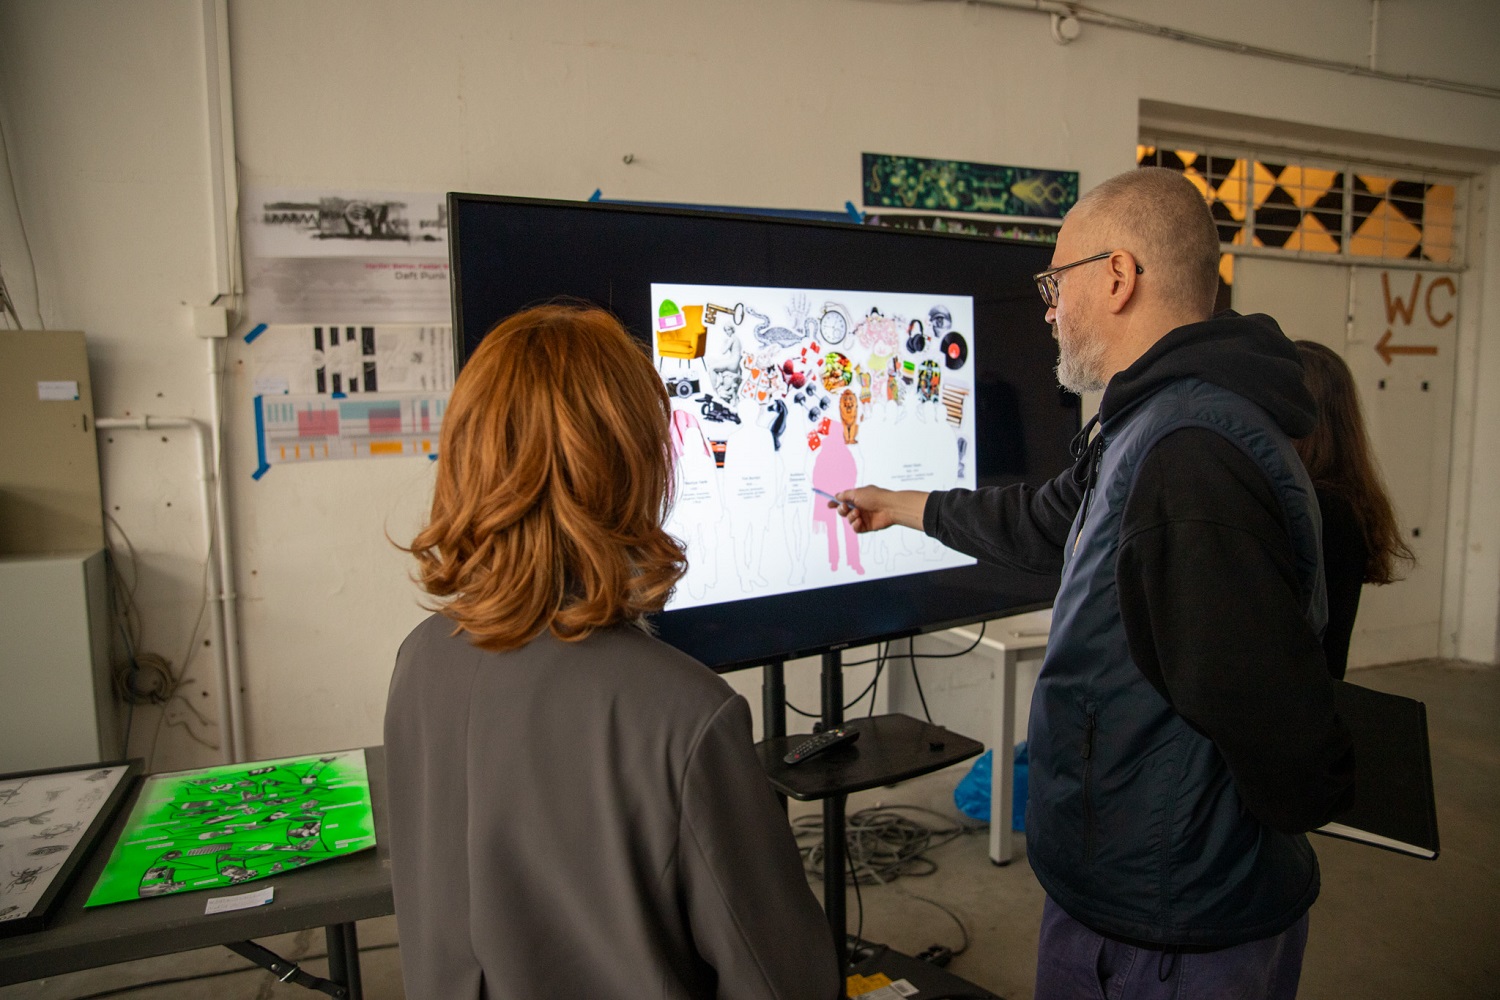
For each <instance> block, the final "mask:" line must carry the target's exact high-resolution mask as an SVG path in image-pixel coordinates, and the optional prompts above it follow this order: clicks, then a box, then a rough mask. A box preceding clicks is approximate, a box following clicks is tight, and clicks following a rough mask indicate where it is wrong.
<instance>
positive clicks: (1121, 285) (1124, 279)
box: [1104, 250, 1139, 313]
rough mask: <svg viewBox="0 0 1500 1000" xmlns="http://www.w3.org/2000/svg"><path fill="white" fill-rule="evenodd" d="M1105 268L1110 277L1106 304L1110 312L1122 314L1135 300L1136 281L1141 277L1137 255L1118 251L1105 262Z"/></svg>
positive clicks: (1126, 251)
mask: <svg viewBox="0 0 1500 1000" xmlns="http://www.w3.org/2000/svg"><path fill="white" fill-rule="evenodd" d="M1104 267H1105V270H1106V273H1107V274H1108V277H1109V288H1108V291H1107V292H1106V295H1105V303H1106V305H1107V306H1108V308H1109V311H1110V312H1112V313H1118V312H1121V311H1123V310H1124V309H1125V307H1126V306H1127V305H1129V304H1130V301H1131V300H1132V299H1133V298H1135V293H1136V289H1137V286H1136V279H1137V278H1138V277H1139V274H1138V273H1137V267H1136V262H1135V255H1134V254H1132V253H1130V251H1128V250H1116V251H1115V252H1114V253H1112V254H1110V256H1109V259H1108V260H1106V261H1105V262H1104Z"/></svg>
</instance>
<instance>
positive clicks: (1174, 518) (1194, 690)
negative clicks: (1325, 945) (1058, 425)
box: [839, 168, 1354, 1000]
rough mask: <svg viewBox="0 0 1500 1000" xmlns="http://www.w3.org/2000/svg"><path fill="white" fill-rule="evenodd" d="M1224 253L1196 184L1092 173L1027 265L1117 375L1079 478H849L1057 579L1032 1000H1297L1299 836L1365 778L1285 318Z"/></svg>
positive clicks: (1080, 349) (1313, 879)
mask: <svg viewBox="0 0 1500 1000" xmlns="http://www.w3.org/2000/svg"><path fill="white" fill-rule="evenodd" d="M1218 258H1219V243H1218V234H1217V232H1216V229H1215V226H1214V223H1213V219H1212V217H1211V216H1210V215H1209V212H1208V209H1207V207H1206V205H1205V204H1204V201H1203V198H1202V197H1201V195H1199V193H1198V191H1197V190H1196V189H1195V188H1194V187H1193V186H1192V185H1191V184H1190V183H1189V182H1188V181H1187V180H1186V179H1185V178H1184V177H1183V176H1182V175H1181V174H1178V173H1175V172H1173V171H1169V170H1162V169H1159V168H1148V169H1144V170H1136V171H1131V172H1130V173H1127V174H1122V175H1120V176H1119V177H1115V178H1113V179H1111V180H1109V181H1106V182H1105V183H1104V184H1101V185H1100V186H1099V187H1098V188H1095V189H1094V190H1093V191H1090V192H1089V193H1088V194H1087V195H1086V196H1084V197H1083V198H1082V199H1081V200H1080V201H1079V202H1078V204H1077V206H1076V207H1075V208H1074V209H1073V210H1072V211H1071V212H1069V213H1068V216H1067V219H1066V220H1065V221H1064V223H1063V226H1062V230H1061V231H1060V233H1059V234H1058V240H1057V248H1056V252H1055V253H1054V254H1053V258H1052V259H1053V264H1054V266H1053V267H1051V268H1049V269H1047V270H1046V271H1043V272H1041V273H1040V274H1038V275H1036V282H1037V287H1038V288H1039V289H1040V291H1041V294H1042V298H1043V300H1044V302H1045V303H1046V306H1047V320H1048V322H1050V323H1052V324H1053V329H1054V334H1055V336H1056V337H1057V340H1058V347H1059V361H1058V366H1057V375H1058V380H1059V381H1060V382H1061V383H1062V385H1063V386H1064V387H1066V388H1068V389H1071V390H1072V391H1074V392H1079V393H1083V392H1090V391H1097V390H1101V389H1102V390H1104V396H1103V399H1102V401H1101V403H1100V407H1099V415H1098V416H1097V417H1095V418H1094V419H1093V420H1091V421H1089V424H1088V426H1086V427H1085V428H1084V429H1083V430H1082V431H1081V432H1080V433H1079V435H1078V437H1077V439H1075V442H1074V449H1073V451H1074V457H1075V459H1076V463H1075V465H1074V466H1073V468H1072V469H1070V470H1068V471H1067V472H1064V473H1063V474H1062V475H1060V476H1058V477H1057V478H1056V479H1054V480H1052V481H1051V482H1049V483H1047V484H1046V485H1044V486H1042V487H1041V488H1039V489H1032V488H1029V487H1025V486H1012V487H1006V488H988V489H979V490H973V491H970V490H948V491H943V492H935V493H931V494H924V493H918V492H912V491H889V490H884V489H880V488H877V487H870V486H867V487H862V488H860V489H855V490H849V491H846V492H844V493H841V494H839V500H840V501H841V504H842V506H841V511H842V513H843V514H844V515H845V516H846V517H847V518H849V520H850V522H851V523H852V524H853V525H854V527H855V529H856V530H858V531H871V530H877V529H880V528H884V527H888V526H890V525H892V524H901V525H905V526H907V527H911V528H917V529H920V530H924V531H926V532H927V534H929V535H931V536H933V537H934V538H937V539H938V540H940V541H942V542H943V543H944V544H946V545H948V546H950V547H952V548H955V549H958V550H960V551H962V552H965V553H968V554H970V555H973V556H975V557H977V558H980V559H985V560H989V561H991V562H998V563H1003V564H1007V565H1012V566H1017V567H1020V568H1024V569H1029V570H1035V571H1041V572H1054V573H1055V572H1058V571H1059V569H1060V570H1061V573H1062V582H1061V586H1060V588H1059V590H1058V594H1057V599H1056V602H1055V605H1054V611H1053V625H1052V634H1051V638H1050V640H1049V643H1048V649H1047V657H1046V660H1045V662H1044V665H1043V667H1042V670H1041V674H1040V676H1039V677H1038V679H1037V685H1036V692H1035V695H1034V697H1033V699H1032V706H1031V722H1030V731H1029V737H1028V738H1029V743H1028V752H1029V754H1030V774H1029V785H1030V788H1029V793H1030V797H1029V802H1028V804H1027V809H1026V836H1027V855H1028V858H1029V860H1030V862H1031V866H1032V868H1033V869H1034V870H1035V872H1036V875H1037V878H1038V880H1039V881H1040V882H1041V884H1042V886H1043V888H1044V889H1046V891H1047V901H1046V904H1045V907H1044V910H1043V914H1042V927H1041V935H1040V943H1039V949H1038V958H1037V987H1036V997H1037V998H1038V1000H1053V998H1068V997H1093V996H1099V995H1100V991H1101V989H1102V991H1103V995H1105V996H1109V997H1111V998H1121V997H1130V998H1158V997H1161V998H1165V997H1173V998H1178V1000H1188V998H1210V997H1224V996H1236V997H1267V998H1276V1000H1282V998H1291V997H1294V996H1295V995H1296V991H1297V981H1298V977H1299V975H1300V973H1301V965H1302V954H1303V948H1304V946H1305V944H1306V940H1307V911H1308V909H1309V907H1311V905H1312V903H1313V900H1314V899H1315V898H1316V897H1317V894H1318V884H1319V883H1318V865H1317V858H1316V856H1315V855H1314V854H1313V851H1312V848H1311V846H1310V845H1309V844H1308V842H1307V838H1306V836H1305V835H1304V832H1305V831H1308V830H1311V829H1314V828H1316V827H1318V826H1320V825H1322V824H1323V823H1325V822H1327V821H1328V820H1329V819H1330V817H1331V816H1332V815H1333V814H1334V813H1336V812H1337V811H1338V810H1339V809H1340V808H1342V807H1343V806H1344V805H1345V804H1346V803H1347V802H1348V800H1349V799H1350V797H1351V796H1352V793H1353V776H1354V763H1353V754H1352V749H1351V746H1350V740H1349V734H1348V731H1347V730H1346V729H1345V727H1344V725H1343V723H1342V722H1341V721H1340V720H1339V718H1338V716H1337V715H1336V714H1335V712H1334V709H1333V696H1332V688H1331V682H1330V681H1329V677H1328V673H1327V668H1326V667H1325V666H1324V662H1323V652H1322V647H1321V645H1320V642H1319V636H1320V634H1321V632H1322V630H1323V626H1324V622H1325V620H1326V609H1325V600H1324V592H1323V576H1322V566H1321V563H1320V558H1321V556H1320V547H1319V542H1318V536H1319V530H1320V528H1319V515H1318V509H1317V502H1316V500H1315V499H1314V495H1313V489H1312V485H1311V483H1310V482H1309V481H1308V478H1307V474H1306V472H1305V471H1304V470H1303V468H1302V464H1301V462H1300V461H1299V460H1298V459H1297V457H1296V453H1295V452H1294V451H1293V450H1292V446H1291V442H1290V440H1289V439H1290V438H1291V437H1298V436H1301V435H1303V434H1306V433H1307V432H1308V431H1309V430H1311V429H1312V426H1313V421H1314V415H1315V409H1314V404H1313V401H1312V399H1311V397H1310V396H1309V395H1308V394H1307V391H1306V389H1305V388H1304V387H1303V384H1302V369H1301V365H1300V364H1299V362H1298V360H1297V353H1296V349H1295V347H1294V346H1293V345H1292V343H1291V341H1289V340H1288V339H1287V338H1286V337H1285V336H1284V335H1283V334H1282V332H1281V330H1280V329H1279V328H1278V327H1277V325H1276V323H1275V321H1273V320H1271V319H1270V318H1269V317H1266V316H1239V315H1236V314H1234V313H1232V312H1226V313H1221V314H1219V315H1217V316H1214V315H1213V304H1214V298H1215V294H1216V291H1217V284H1218V282H1217V269H1218ZM1091 434H1092V438H1090V435H1091ZM983 446H984V443H983V442H982V441H981V442H979V447H981V448H983Z"/></svg>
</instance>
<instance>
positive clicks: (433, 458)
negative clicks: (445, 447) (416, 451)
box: [427, 452, 437, 462]
mask: <svg viewBox="0 0 1500 1000" xmlns="http://www.w3.org/2000/svg"><path fill="white" fill-rule="evenodd" d="M427 457H428V458H429V459H431V460H432V461H434V462H436V461H437V452H433V453H432V454H431V455H428V456H427Z"/></svg>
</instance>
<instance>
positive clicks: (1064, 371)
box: [1057, 330, 1109, 396]
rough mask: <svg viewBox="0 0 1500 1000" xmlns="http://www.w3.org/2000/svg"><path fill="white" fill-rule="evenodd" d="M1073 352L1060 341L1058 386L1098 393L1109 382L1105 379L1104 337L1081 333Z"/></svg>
mask: <svg viewBox="0 0 1500 1000" xmlns="http://www.w3.org/2000/svg"><path fill="white" fill-rule="evenodd" d="M1070 339H1072V340H1073V341H1074V343H1073V346H1072V349H1071V350H1070V349H1067V348H1064V347H1062V341H1061V339H1059V340H1058V355H1057V383H1058V384H1059V385H1061V386H1062V387H1063V388H1064V389H1067V390H1068V391H1069V392H1075V393H1077V394H1078V395H1080V396H1081V395H1083V394H1084V393H1086V392H1098V391H1099V390H1101V389H1103V388H1104V386H1105V385H1106V384H1107V383H1108V381H1109V380H1108V379H1106V378H1105V377H1104V338H1103V337H1101V336H1099V335H1098V333H1097V332H1095V331H1092V330H1088V331H1080V332H1079V336H1077V337H1075V338H1070Z"/></svg>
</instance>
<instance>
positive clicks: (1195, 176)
mask: <svg viewBox="0 0 1500 1000" xmlns="http://www.w3.org/2000/svg"><path fill="white" fill-rule="evenodd" d="M1182 176H1184V177H1186V178H1187V179H1188V183H1190V184H1192V185H1193V187H1195V188H1197V189H1198V193H1199V194H1201V195H1202V196H1203V200H1204V201H1206V202H1209V203H1210V204H1212V203H1213V200H1214V189H1213V188H1211V187H1209V186H1208V179H1207V178H1206V177H1204V176H1203V175H1202V174H1200V173H1198V171H1196V170H1193V169H1191V168H1189V169H1187V170H1184V171H1183V172H1182Z"/></svg>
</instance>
